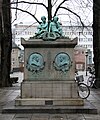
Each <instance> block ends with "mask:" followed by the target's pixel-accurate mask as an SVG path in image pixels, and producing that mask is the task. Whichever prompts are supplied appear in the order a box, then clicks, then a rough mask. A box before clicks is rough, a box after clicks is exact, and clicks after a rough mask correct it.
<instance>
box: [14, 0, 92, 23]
mask: <svg viewBox="0 0 100 120" xmlns="http://www.w3.org/2000/svg"><path fill="white" fill-rule="evenodd" d="M12 1H15V2H16V1H17V0H12ZM18 1H22V0H18ZM23 1H27V2H41V3H44V4H45V5H46V6H47V1H48V0H23ZM55 1H57V3H56V4H55V5H54V6H53V9H52V14H54V12H55V9H56V7H57V6H58V5H59V3H61V2H62V1H63V0H52V4H54V3H55ZM13 6H14V7H16V5H13ZM62 6H64V7H67V8H69V9H70V10H71V11H74V12H75V13H77V14H78V15H79V16H80V17H81V19H82V22H84V24H85V25H92V22H93V12H92V0H67V1H66V2H65V3H64V4H63V5H62ZM18 8H21V9H23V10H27V11H29V12H31V13H32V14H35V16H36V17H37V18H38V20H39V21H41V16H46V17H47V11H46V9H45V8H44V7H43V6H40V5H32V4H31V5H30V4H25V3H20V4H18ZM15 14H16V10H14V9H13V10H12V22H13V24H18V23H20V22H23V23H24V24H29V25H31V24H34V23H35V22H36V21H35V19H34V18H33V17H31V16H30V15H28V14H27V13H23V12H21V11H17V19H16V20H15V18H16V16H15ZM57 15H58V17H59V21H60V22H61V23H62V24H63V25H80V21H79V19H78V17H76V16H75V15H73V14H72V13H70V12H68V11H66V10H63V9H59V11H58V13H57Z"/></svg>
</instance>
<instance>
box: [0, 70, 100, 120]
mask: <svg viewBox="0 0 100 120" xmlns="http://www.w3.org/2000/svg"><path fill="white" fill-rule="evenodd" d="M80 74H84V73H81V72H80ZM11 76H19V80H18V82H19V83H20V82H21V80H22V78H23V74H22V73H15V74H13V75H11ZM84 77H85V75H84ZM86 78H87V77H85V80H86ZM19 83H16V84H14V85H13V87H5V88H0V120H100V89H94V88H91V94H90V96H89V97H88V98H87V100H88V101H89V102H90V103H92V104H93V105H94V106H95V107H96V108H97V109H98V114H24V113H23V114H2V107H3V106H5V105H6V104H10V103H11V102H12V101H14V99H15V98H16V96H18V95H19V94H20V84H19Z"/></svg>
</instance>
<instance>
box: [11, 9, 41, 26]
mask: <svg viewBox="0 0 100 120" xmlns="http://www.w3.org/2000/svg"><path fill="white" fill-rule="evenodd" d="M11 9H16V8H15V7H11ZM17 10H20V11H22V12H25V13H27V14H29V15H31V16H32V17H34V19H35V20H36V21H37V22H38V23H39V24H40V21H38V19H37V18H36V17H35V16H34V15H33V14H31V13H30V12H28V11H26V10H22V9H20V8H17Z"/></svg>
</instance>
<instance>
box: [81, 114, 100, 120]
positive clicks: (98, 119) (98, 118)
mask: <svg viewBox="0 0 100 120" xmlns="http://www.w3.org/2000/svg"><path fill="white" fill-rule="evenodd" d="M83 116H84V118H85V119H86V120H100V115H88V114H84V115H83Z"/></svg>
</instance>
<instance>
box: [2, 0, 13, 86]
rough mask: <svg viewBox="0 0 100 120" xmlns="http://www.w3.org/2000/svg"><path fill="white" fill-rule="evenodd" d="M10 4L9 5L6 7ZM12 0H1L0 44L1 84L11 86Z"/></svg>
mask: <svg viewBox="0 0 100 120" xmlns="http://www.w3.org/2000/svg"><path fill="white" fill-rule="evenodd" d="M6 6H8V7H6ZM10 13H11V12H10V0H2V1H1V2H0V45H1V51H0V52H1V63H0V69H1V71H0V72H1V74H0V75H1V76H0V86H11V85H12V84H11V81H10V67H11V49H12V37H11V36H12V35H11V15H10Z"/></svg>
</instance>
